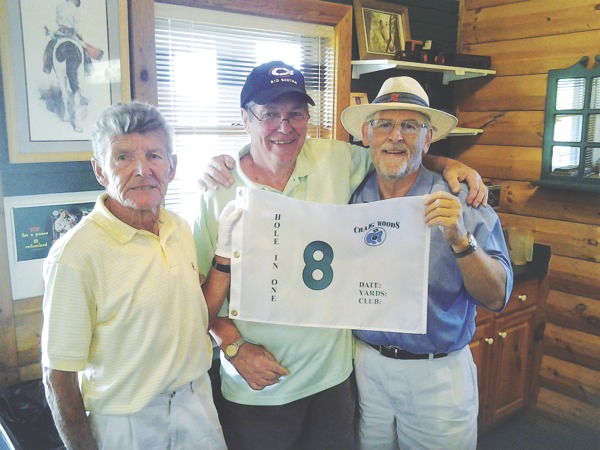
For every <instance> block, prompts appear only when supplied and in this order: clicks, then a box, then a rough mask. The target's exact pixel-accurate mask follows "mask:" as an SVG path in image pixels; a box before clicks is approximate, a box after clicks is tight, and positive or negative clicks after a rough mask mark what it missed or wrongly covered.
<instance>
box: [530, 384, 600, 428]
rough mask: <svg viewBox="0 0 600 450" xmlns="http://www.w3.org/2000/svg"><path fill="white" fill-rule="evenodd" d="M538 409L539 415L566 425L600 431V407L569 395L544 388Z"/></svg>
mask: <svg viewBox="0 0 600 450" xmlns="http://www.w3.org/2000/svg"><path fill="white" fill-rule="evenodd" d="M537 408H538V412H539V413H541V414H543V415H545V416H548V417H551V418H553V419H558V420H560V421H561V422H562V423H564V424H568V423H574V424H576V425H580V426H583V427H586V428H589V429H592V430H596V431H597V430H598V429H600V414H598V407H597V406H595V405H590V404H588V403H585V402H580V401H579V400H576V399H574V398H573V397H569V396H568V395H563V394H560V393H558V392H556V391H553V390H550V389H546V388H542V389H540V391H539V394H538V401H537Z"/></svg>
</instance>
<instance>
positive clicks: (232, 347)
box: [223, 338, 246, 361]
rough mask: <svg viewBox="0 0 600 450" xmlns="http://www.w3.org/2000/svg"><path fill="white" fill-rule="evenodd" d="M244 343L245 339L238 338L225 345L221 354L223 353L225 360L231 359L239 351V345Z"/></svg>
mask: <svg viewBox="0 0 600 450" xmlns="http://www.w3.org/2000/svg"><path fill="white" fill-rule="evenodd" d="M245 343H246V341H245V340H244V338H239V339H238V340H237V341H235V342H234V343H233V344H229V345H228V346H227V347H225V351H224V352H223V354H224V355H225V359H226V360H227V361H231V360H232V359H233V358H234V357H235V356H236V355H237V354H238V352H239V351H240V347H241V346H242V345H244V344H245Z"/></svg>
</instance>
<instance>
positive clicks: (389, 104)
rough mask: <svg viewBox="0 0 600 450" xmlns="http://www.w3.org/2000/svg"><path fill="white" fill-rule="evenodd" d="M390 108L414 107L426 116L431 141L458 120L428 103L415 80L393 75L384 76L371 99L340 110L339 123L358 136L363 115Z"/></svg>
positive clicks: (413, 108)
mask: <svg viewBox="0 0 600 450" xmlns="http://www.w3.org/2000/svg"><path fill="white" fill-rule="evenodd" d="M390 109H401V110H406V111H417V112H420V113H422V114H425V115H426V116H427V117H429V121H430V123H431V126H432V128H433V138H432V142H435V141H438V140H440V139H442V138H444V137H446V136H447V135H448V133H450V131H452V130H453V129H454V127H456V124H457V123H458V119H457V118H456V117H454V116H453V115H452V114H448V113H446V112H444V111H440V110H439V109H434V108H430V107H429V97H428V96H427V94H426V93H425V90H424V89H423V88H422V87H421V85H420V84H419V82H418V81H417V80H415V79H414V78H411V77H395V78H388V79H387V80H385V83H383V86H381V89H380V90H379V94H377V98H376V99H375V100H373V102H372V103H370V104H368V105H356V106H350V107H349V108H346V109H345V110H344V111H343V112H342V117H341V119H342V125H344V128H345V129H346V131H348V133H350V134H351V135H352V136H354V137H355V138H357V139H362V132H361V130H362V125H363V123H365V122H366V121H367V118H368V117H369V116H371V114H374V113H376V112H377V111H385V110H390Z"/></svg>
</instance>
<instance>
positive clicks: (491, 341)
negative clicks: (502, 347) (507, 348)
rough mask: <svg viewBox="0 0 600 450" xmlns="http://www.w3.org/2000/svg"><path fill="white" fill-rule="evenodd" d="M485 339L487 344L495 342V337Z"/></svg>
mask: <svg viewBox="0 0 600 450" xmlns="http://www.w3.org/2000/svg"><path fill="white" fill-rule="evenodd" d="M484 341H485V343H486V344H490V345H492V344H493V343H494V338H485V339H484Z"/></svg>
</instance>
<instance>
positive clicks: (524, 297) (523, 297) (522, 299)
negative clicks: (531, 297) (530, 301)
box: [519, 294, 527, 303]
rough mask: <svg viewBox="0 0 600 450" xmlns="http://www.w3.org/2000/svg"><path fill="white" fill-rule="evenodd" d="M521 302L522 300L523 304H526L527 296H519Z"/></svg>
mask: <svg viewBox="0 0 600 450" xmlns="http://www.w3.org/2000/svg"><path fill="white" fill-rule="evenodd" d="M519 300H521V301H522V302H523V303H525V302H526V301H527V296H526V295H525V294H521V295H519Z"/></svg>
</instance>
